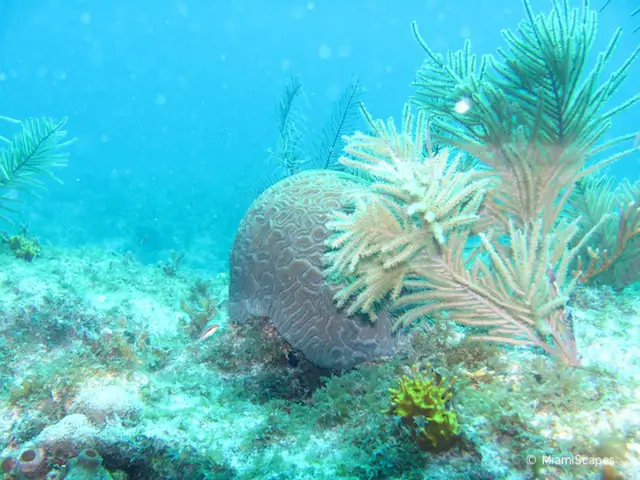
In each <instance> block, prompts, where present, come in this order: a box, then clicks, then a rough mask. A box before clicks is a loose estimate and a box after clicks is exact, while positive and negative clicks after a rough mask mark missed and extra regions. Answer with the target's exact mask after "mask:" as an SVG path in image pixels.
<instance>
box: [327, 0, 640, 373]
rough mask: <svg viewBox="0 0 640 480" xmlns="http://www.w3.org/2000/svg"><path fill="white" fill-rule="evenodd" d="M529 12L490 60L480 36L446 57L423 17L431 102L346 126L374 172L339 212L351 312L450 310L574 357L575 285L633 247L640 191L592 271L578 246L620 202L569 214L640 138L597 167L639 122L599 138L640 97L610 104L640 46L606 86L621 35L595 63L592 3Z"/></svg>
mask: <svg viewBox="0 0 640 480" xmlns="http://www.w3.org/2000/svg"><path fill="white" fill-rule="evenodd" d="M525 9H526V13H527V18H526V20H525V21H524V22H523V23H522V24H521V25H520V27H519V29H518V31H517V32H515V33H514V32H510V31H507V32H505V33H504V35H505V37H506V39H507V43H508V50H507V51H499V56H500V59H496V58H495V57H485V58H483V59H482V60H481V61H480V63H479V68H476V67H477V58H476V57H475V56H474V55H473V54H472V53H471V50H470V45H469V44H468V43H467V44H466V45H465V48H464V49H463V50H462V51H459V52H457V53H454V54H449V56H448V57H447V59H446V61H445V60H444V59H443V58H442V57H441V56H439V55H436V54H434V53H433V52H432V51H431V50H430V49H429V48H428V47H427V45H426V44H425V43H424V41H423V40H422V38H421V37H420V36H419V34H418V32H417V29H416V27H415V24H414V32H415V34H416V37H417V38H418V40H419V42H420V44H421V45H422V46H423V48H424V50H425V51H426V53H427V60H426V62H425V64H424V65H423V67H422V69H421V70H420V72H419V74H418V81H417V82H416V85H417V87H418V92H417V95H416V97H415V98H414V103H415V104H417V105H418V107H419V108H420V111H419V113H418V115H417V116H414V115H412V114H411V113H410V112H409V110H408V108H405V114H404V116H403V120H402V128H400V129H398V128H396V126H395V124H394V123H393V122H388V123H386V124H385V123H384V122H380V121H377V122H376V121H373V120H372V119H371V117H370V116H369V115H368V114H365V116H366V118H367V119H368V120H369V124H370V127H371V133H368V134H364V133H357V134H355V135H353V136H351V137H349V138H348V144H347V146H346V148H345V155H344V156H343V157H342V158H341V160H340V161H341V162H342V163H343V164H345V165H347V166H350V167H353V168H356V169H360V170H361V171H363V172H364V173H365V174H367V175H368V176H370V177H371V180H372V185H371V186H370V188H369V189H368V192H367V193H366V194H360V195H359V196H358V197H357V199H356V202H355V208H353V209H351V210H349V211H342V212H338V213H336V214H335V216H334V219H333V220H332V221H331V222H329V224H328V226H329V228H330V229H331V230H332V231H333V234H334V235H333V236H332V237H330V238H329V239H328V240H327V242H326V243H327V245H328V246H329V247H330V249H331V251H330V252H329V253H328V254H327V255H326V261H327V268H326V269H325V274H326V275H327V276H329V277H331V278H334V279H335V278H340V279H341V280H342V281H343V282H344V283H343V288H342V290H340V291H339V292H338V293H337V295H336V296H335V298H336V301H337V302H338V305H339V306H347V305H348V307H347V308H348V312H349V313H355V312H358V311H361V312H366V313H368V314H369V316H370V317H371V318H375V311H376V308H378V306H380V305H383V304H385V302H388V301H391V303H392V304H393V305H394V306H395V307H397V309H398V311H399V312H400V316H399V318H398V325H399V326H404V325H407V324H408V323H410V322H412V321H415V320H418V319H420V318H422V317H425V316H446V317H447V318H450V319H452V320H454V321H456V322H458V323H460V324H463V325H469V326H472V327H474V331H473V332H472V333H473V335H472V336H473V338H476V339H481V340H490V341H498V342H502V343H509V344H516V345H533V346H537V347H540V348H542V349H543V350H544V351H546V352H547V353H549V354H551V355H553V356H556V357H557V358H559V359H560V360H561V361H563V362H565V363H567V364H569V365H576V364H577V363H578V355H577V351H576V344H575V338H574V334H573V317H572V315H571V311H570V309H568V308H567V303H568V301H569V298H570V295H571V293H572V291H573V289H574V288H575V285H576V283H577V282H578V281H579V280H580V279H583V278H584V277H585V276H586V275H589V274H590V272H594V271H596V270H594V269H598V268H607V266H608V265H612V264H613V261H614V260H616V259H618V258H620V256H621V255H622V253H621V252H622V251H627V250H628V248H629V247H630V246H632V244H633V242H634V240H635V238H636V235H637V234H636V233H635V232H636V231H637V230H638V229H637V226H636V223H637V222H636V216H637V215H636V213H635V212H637V209H636V208H635V206H634V204H631V203H628V204H627V205H626V206H624V207H623V208H622V209H621V210H620V212H619V214H618V219H619V223H618V228H617V232H618V234H617V237H616V238H617V239H618V241H617V243H616V247H615V248H616V252H618V253H616V254H615V255H616V256H615V257H614V256H611V255H610V256H607V257H604V256H602V257H597V258H596V265H595V266H591V267H587V268H586V269H585V271H584V272H581V266H582V265H581V264H580V262H579V261H577V258H578V255H579V254H580V253H582V252H585V251H588V247H589V242H590V241H591V239H592V236H593V235H594V234H595V233H597V232H599V231H601V229H604V228H605V227H607V228H609V226H610V224H611V222H612V221H613V219H614V213H613V212H610V211H603V212H602V213H601V214H600V215H598V216H597V217H596V218H594V220H593V222H591V223H590V224H587V223H585V222H584V221H583V219H582V217H581V216H577V217H576V216H573V217H570V218H568V219H567V218H566V216H565V215H566V211H567V208H566V207H567V201H568V200H569V199H570V198H571V194H572V191H573V188H574V185H575V184H576V182H578V181H580V180H581V179H586V178H587V177H588V175H591V174H592V173H594V172H596V171H597V170H598V169H600V168H602V167H603V166H605V165H608V164H610V163H611V162H613V161H615V160H617V159H619V158H621V157H622V156H624V155H625V154H626V153H629V151H631V150H633V149H631V150H627V151H623V152H620V153H614V154H613V155H612V156H610V157H609V158H607V159H605V160H603V161H600V162H597V163H593V164H591V165H589V161H590V160H591V159H592V158H593V157H594V155H597V154H599V153H601V152H602V151H604V150H606V149H608V148H610V147H612V146H615V145H618V144H620V142H622V141H625V140H629V139H630V138H632V137H633V136H634V135H635V134H633V135H627V136H623V137H620V138H617V139H614V140H611V141H609V142H606V143H604V144H600V143H599V141H600V139H601V138H602V137H603V136H604V134H605V133H606V132H607V130H608V129H609V127H610V126H611V119H612V117H613V116H615V114H617V113H619V112H620V111H622V110H624V109H625V108H628V107H629V106H630V105H632V104H634V103H635V102H636V101H637V100H638V99H640V95H636V96H635V97H633V98H631V99H629V100H628V101H626V102H623V103H622V104H621V105H619V106H617V107H614V108H613V109H611V110H608V111H605V110H604V109H605V107H606V106H607V104H608V102H609V101H610V100H611V99H612V97H613V95H614V94H615V92H616V91H617V90H618V87H619V86H620V83H621V82H622V81H623V80H624V79H625V77H626V76H627V74H628V73H629V71H630V68H631V65H632V64H633V62H634V61H635V60H636V59H637V57H638V55H639V54H640V49H638V50H636V51H635V52H634V53H633V54H632V55H631V56H630V57H629V58H628V59H627V61H626V62H625V63H624V64H623V65H622V67H621V68H620V69H619V70H618V71H616V72H615V73H613V74H612V75H611V76H610V77H609V78H608V79H607V80H606V81H604V82H602V83H601V84H599V83H598V82H599V77H600V75H601V74H602V72H603V69H604V68H605V65H606V64H607V62H608V60H609V59H610V58H611V56H612V52H613V50H614V48H615V46H616V44H617V42H618V40H619V37H620V33H619V32H616V34H615V35H614V38H613V40H612V41H611V43H610V45H609V46H608V48H607V49H606V50H605V51H604V52H603V53H601V55H600V56H599V57H598V60H597V62H596V65H595V67H594V68H593V69H592V70H591V71H587V68H586V65H587V59H588V54H589V53H590V49H591V46H592V45H593V40H594V35H595V31H596V15H595V13H594V12H592V11H590V10H589V7H588V4H585V6H583V8H581V9H570V8H569V6H568V2H567V1H554V2H553V9H552V11H551V13H550V14H549V15H534V14H533V12H532V10H531V7H530V5H529V3H528V2H525ZM460 102H463V103H465V105H466V106H467V108H457V105H456V104H457V103H460ZM432 137H433V138H434V139H435V141H436V142H437V143H438V144H439V145H440V146H441V147H442V146H444V147H448V148H451V149H459V150H463V151H465V152H466V153H467V154H470V155H473V156H475V157H476V158H477V159H478V160H479V161H480V162H481V164H482V165H484V166H485V168H482V169H478V170H474V169H460V168H459V166H458V163H457V161H456V160H455V159H453V160H452V158H455V156H451V157H450V156H449V155H448V154H447V153H446V150H438V153H437V154H434V149H433V148H432V147H431V143H430V141H431V138H432ZM425 147H426V148H425ZM598 258H600V259H603V260H602V262H601V263H597V261H598ZM598 265H599V266H600V267H598ZM571 273H573V274H574V277H573V278H571Z"/></svg>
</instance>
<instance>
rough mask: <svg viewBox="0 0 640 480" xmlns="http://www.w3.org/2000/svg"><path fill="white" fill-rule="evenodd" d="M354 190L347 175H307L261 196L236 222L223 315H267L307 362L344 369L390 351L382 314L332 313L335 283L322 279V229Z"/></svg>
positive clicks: (388, 329) (316, 172) (386, 318)
mask: <svg viewBox="0 0 640 480" xmlns="http://www.w3.org/2000/svg"><path fill="white" fill-rule="evenodd" d="M359 188H362V186H361V182H360V181H359V180H358V178H357V177H354V176H352V175H349V174H346V173H341V172H335V171H330V170H309V171H305V172H302V173H299V174H297V175H294V176H292V177H288V178H286V179H285V180H282V181H280V182H278V183H277V184H275V185H273V186H272V187H270V188H269V189H268V190H266V191H265V192H264V193H263V194H262V195H260V197H258V198H257V199H256V200H255V201H254V203H253V205H252V206H251V207H250V208H249V211H248V212H247V213H246V215H245V216H244V219H243V220H242V222H241V224H240V227H239V228H238V232H237V234H236V238H235V241H234V244H233V248H232V251H231V257H230V277H231V283H230V287H229V315H230V319H231V320H232V321H234V322H241V321H243V320H245V319H247V318H248V317H249V316H264V317H269V318H270V319H271V322H272V323H273V325H274V327H275V328H276V330H277V331H278V333H279V334H280V335H281V336H282V337H283V339H284V340H286V341H287V342H288V343H290V344H291V345H292V346H293V348H295V349H297V350H298V351H299V352H300V353H302V355H304V356H305V358H306V359H307V360H309V361H310V362H311V363H313V364H315V365H317V366H318V367H323V368H332V369H338V370H340V369H345V368H350V367H353V366H354V365H357V364H358V363H361V362H363V361H366V360H369V359H372V358H376V357H379V356H382V355H389V354H391V353H393V351H394V350H395V346H396V339H395V336H394V334H393V332H392V327H391V321H390V315H389V313H388V312H387V311H386V310H385V311H382V312H380V314H379V317H378V318H377V320H376V322H375V323H373V324H372V323H371V322H370V321H369V320H368V319H367V318H365V317H363V316H357V315H354V316H347V315H346V313H344V312H343V311H341V310H338V309H337V307H336V305H335V303H334V301H333V296H334V294H335V293H336V291H337V290H338V286H337V285H331V284H327V283H325V281H324V276H323V273H322V270H323V267H324V261H323V256H324V253H325V251H326V250H325V249H326V247H325V245H324V241H325V239H326V238H327V237H328V235H329V231H328V230H327V228H326V227H325V224H326V223H327V221H328V220H330V216H331V213H332V212H333V211H335V210H336V209H343V208H345V207H348V205H349V203H350V200H349V198H350V195H349V194H350V192H353V191H354V190H355V189H359Z"/></svg>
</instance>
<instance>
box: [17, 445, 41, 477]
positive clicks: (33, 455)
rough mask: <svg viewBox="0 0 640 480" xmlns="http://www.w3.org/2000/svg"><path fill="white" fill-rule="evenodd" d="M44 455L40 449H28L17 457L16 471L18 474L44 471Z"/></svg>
mask: <svg viewBox="0 0 640 480" xmlns="http://www.w3.org/2000/svg"><path fill="white" fill-rule="evenodd" d="M45 460H46V455H45V453H44V450H43V449H42V448H29V449H27V450H24V451H23V452H22V453H21V454H20V456H19V457H18V462H17V465H16V470H17V471H18V472H20V473H26V474H31V473H35V472H38V471H40V470H41V469H44V467H45Z"/></svg>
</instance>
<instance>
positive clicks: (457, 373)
mask: <svg viewBox="0 0 640 480" xmlns="http://www.w3.org/2000/svg"><path fill="white" fill-rule="evenodd" d="M227 287H228V278H227V275H226V273H224V272H221V273H220V274H218V275H216V276H211V277H205V276H201V275H196V274H195V273H193V272H190V271H189V270H188V269H187V268H184V267H182V265H181V263H180V262H179V257H178V256H175V257H174V258H173V259H170V260H168V261H167V262H165V263H163V264H159V265H156V266H146V265H143V264H141V263H139V262H138V261H137V260H136V259H135V258H134V257H133V256H128V255H120V254H115V253H112V252H108V251H102V250H97V249H80V250H63V249H59V248H56V247H54V246H46V247H43V249H42V253H41V255H40V256H39V257H38V258H36V259H35V260H34V261H32V262H26V261H24V260H23V259H20V258H16V257H15V255H14V252H12V251H11V250H10V249H8V248H3V250H2V251H0V329H1V335H0V362H1V368H0V375H1V376H0V380H1V387H0V449H1V450H2V451H3V453H2V459H3V464H2V465H3V469H5V470H4V471H5V472H6V471H7V470H6V469H11V468H13V470H9V471H12V472H14V473H11V474H9V473H5V478H49V479H54V478H58V479H59V478H62V477H64V476H65V475H66V478H67V479H72V478H74V479H78V478H100V479H108V478H113V479H200V478H202V479H205V478H216V479H217V478H219V479H254V478H255V479H283V480H284V479H334V478H344V479H395V478H398V479H399V478H407V479H409V478H410V479H418V478H429V479H465V478H468V479H512V478H513V479H516V478H550V479H554V478H593V479H600V478H627V479H633V478H640V434H639V426H640V386H639V385H640V365H639V364H640V328H638V327H639V325H640V297H639V296H638V291H637V290H634V288H633V287H628V288H627V289H626V290H625V291H623V292H614V291H613V290H611V289H609V288H599V287H589V288H583V289H581V290H579V291H578V293H577V295H576V296H575V298H574V299H573V306H574V314H575V328H576V335H577V340H578V347H579V351H580V353H581V356H582V365H581V366H580V367H578V368H567V367H563V366H560V365H558V364H557V363H554V362H553V361H552V360H551V359H549V358H547V357H545V356H543V355H541V354H540V353H539V352H534V351H531V350H525V349H514V348H512V349H509V348H508V347H504V346H500V347H493V346H490V345H486V344H479V343H469V342H467V341H465V340H464V332H463V330H462V329H460V328H459V327H456V326H453V325H447V324H439V325H422V326H418V327H414V328H413V329H411V330H410V331H408V332H406V334H405V335H406V338H405V340H404V341H403V342H402V348H401V352H400V353H399V354H398V355H396V356H395V357H394V358H393V359H383V360H380V361H377V362H375V363H374V364H369V365H363V366H361V367H359V368H356V369H354V370H352V371H349V372H344V373H343V374H342V375H334V376H331V377H323V375H326V374H328V373H330V372H322V371H318V370H317V369H314V368H313V367H312V366H310V365H308V364H306V363H305V362H304V359H300V358H298V356H296V354H295V352H292V351H290V349H289V348H288V346H287V345H286V344H283V343H281V342H280V341H279V339H278V337H277V334H276V332H275V331H274V330H273V329H272V328H271V327H270V325H269V324H268V320H267V319H264V318H256V319H253V320H252V321H251V322H249V323H248V324H244V325H236V324H233V323H232V322H230V321H229V319H228V318H227V313H226V298H227ZM213 325H217V326H218V328H217V329H216V328H215V327H213V328H212V326H213ZM203 333H206V335H208V336H207V338H206V339H201V337H202V336H203ZM416 364H417V365H426V364H430V365H431V366H432V368H433V370H434V371H435V372H437V374H438V375H442V376H446V377H447V378H449V379H452V378H455V382H454V383H453V387H452V392H453V398H452V401H451V409H452V410H454V411H455V412H456V414H457V416H458V421H459V424H460V436H459V438H458V439H457V441H456V442H455V444H454V445H452V446H451V447H450V448H448V449H446V450H444V451H440V452H435V451H432V452H430V451H423V450H421V449H420V448H418V446H417V445H416V442H415V441H414V440H413V439H412V438H411V435H410V432H408V431H407V429H406V428H403V426H402V424H401V423H400V422H399V420H398V419H397V418H395V417H394V416H392V415H389V414H387V413H384V411H385V410H386V409H388V408H389V406H390V395H389V392H388V389H389V388H392V387H394V386H395V385H396V384H397V381H398V378H399V376H400V375H401V374H402V372H403V371H404V370H405V369H406V367H407V366H410V365H416ZM26 451H32V452H29V455H26V456H25V458H27V457H28V458H27V459H30V458H31V459H32V460H31V462H36V461H40V464H38V465H35V464H34V465H33V469H32V470H29V469H27V470H28V471H26V472H24V473H21V474H15V472H16V469H15V462H17V461H20V457H21V454H22V453H23V452H26ZM87 452H88V453H87ZM96 453H97V455H98V457H99V460H101V463H100V462H98V463H97V464H95V465H94V466H93V468H92V469H86V468H85V469H83V468H81V467H82V465H84V464H85V463H84V462H86V458H85V457H86V455H87V454H89V455H90V456H93V455H94V454H96ZM35 455H37V456H35ZM83 455H84V457H83ZM83 458H84V459H85V460H83ZM605 459H610V460H611V461H612V462H613V465H609V466H606V467H605V466H603V465H601V464H600V461H604V460H605ZM534 462H535V464H534V465H531V463H534ZM577 463H585V465H577ZM616 476H617V477H616Z"/></svg>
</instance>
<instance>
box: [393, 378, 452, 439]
mask: <svg viewBox="0 0 640 480" xmlns="http://www.w3.org/2000/svg"><path fill="white" fill-rule="evenodd" d="M428 374H430V375H428ZM452 384H453V382H451V383H447V382H446V378H442V379H438V378H437V377H436V376H435V375H434V373H433V372H432V371H431V370H429V371H427V372H426V373H422V372H419V371H418V369H417V367H415V366H414V367H412V369H411V373H410V374H409V375H405V376H403V377H402V378H400V379H399V381H398V388H397V389H393V388H390V389H389V393H391V401H392V405H391V408H390V409H389V410H387V411H386V412H385V413H389V414H392V415H397V416H399V417H401V418H402V422H403V423H404V424H405V425H406V426H407V427H408V428H409V431H410V432H411V437H412V438H413V439H414V440H415V441H416V442H417V443H418V445H419V446H420V448H422V449H423V450H432V451H433V450H436V451H440V450H446V449H447V448H449V447H450V446H451V445H452V444H453V443H454V442H455V441H456V440H457V438H458V434H459V433H460V428H459V425H458V417H457V415H456V414H455V412H453V411H452V410H447V408H446V406H447V403H448V402H449V400H451V397H452V393H451V389H450V387H451V385H452Z"/></svg>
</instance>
